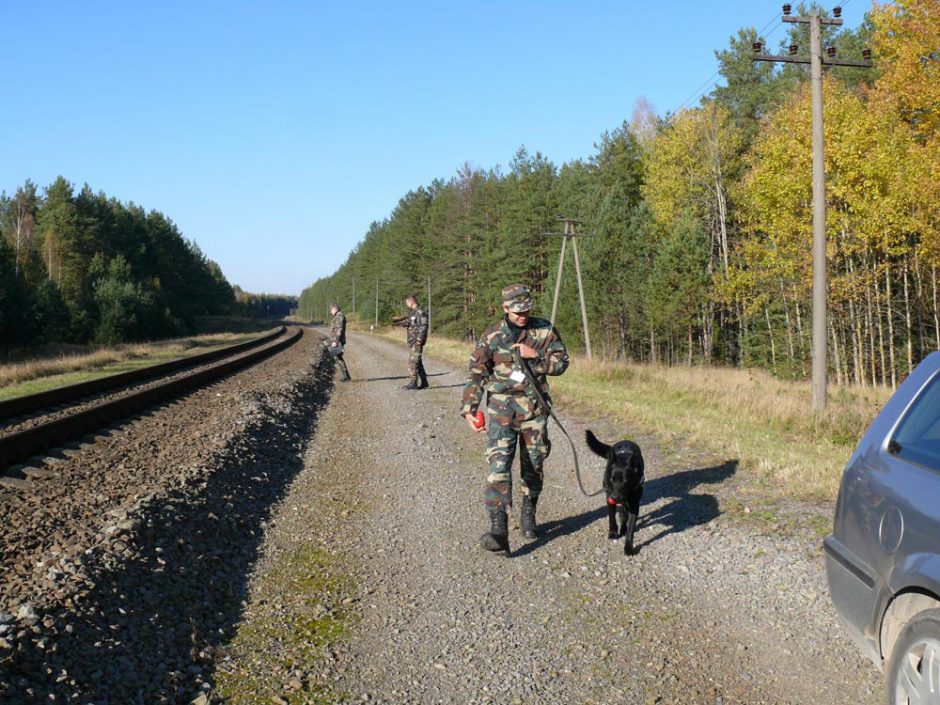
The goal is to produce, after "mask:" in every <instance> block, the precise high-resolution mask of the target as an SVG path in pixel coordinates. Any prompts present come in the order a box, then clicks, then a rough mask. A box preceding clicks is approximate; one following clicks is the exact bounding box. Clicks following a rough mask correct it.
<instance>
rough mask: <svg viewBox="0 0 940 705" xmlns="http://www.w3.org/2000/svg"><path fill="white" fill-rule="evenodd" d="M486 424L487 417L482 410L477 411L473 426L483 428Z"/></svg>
mask: <svg viewBox="0 0 940 705" xmlns="http://www.w3.org/2000/svg"><path fill="white" fill-rule="evenodd" d="M485 425H486V417H485V416H484V415H483V412H482V411H477V413H475V414H474V415H473V427H474V428H483V427H484V426H485Z"/></svg>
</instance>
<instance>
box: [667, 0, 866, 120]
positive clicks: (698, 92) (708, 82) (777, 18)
mask: <svg viewBox="0 0 940 705" xmlns="http://www.w3.org/2000/svg"><path fill="white" fill-rule="evenodd" d="M846 4H848V3H844V5H846ZM781 17H782V14H781V13H779V12H778V13H777V14H776V15H774V16H773V17H771V18H770V20H768V21H767V23H766V24H765V25H764V26H763V27H761V28H760V29H759V30H757V37H758V39H759V38H760V37H761V35H762V34H763V33H764V32H765V31H766V30H767V28H768V27H770V25H772V24H773V23H774V22H776V23H777V24H776V25H775V26H774V28H773V29H771V30H770V32H769V33H768V34H767V37H766V38H765V39H769V38H770V37H771V36H773V33H774V32H776V31H777V29H778V28H779V27H781V26H782V25H783V21H782V20H781ZM719 74H721V68H720V67H719V68H718V69H717V70H716V71H715V73H713V74H712V75H711V76H709V77H708V78H706V79H705V80H704V81H703V82H702V84H701V85H700V86H699V87H698V88H696V89H695V91H694V92H693V93H692V95H690V96H689V97H688V98H686V99H685V100H683V101H682V102H681V103H679V106H678V107H677V108H676V109H675V111H674V112H673V113H672V117H670V122H671V121H672V120H673V119H674V118H675V116H676V115H678V114H679V113H681V112H682V111H683V110H685V109H686V108H688V107H690V106H691V105H692V104H694V103H695V101H696V100H698V99H699V98H700V97H701V96H702V95H704V94H705V93H706V92H707V91H709V90H710V89H711V88H712V87H713V86H715V84H717V83H718V81H719V80H721V79H720V78H719Z"/></svg>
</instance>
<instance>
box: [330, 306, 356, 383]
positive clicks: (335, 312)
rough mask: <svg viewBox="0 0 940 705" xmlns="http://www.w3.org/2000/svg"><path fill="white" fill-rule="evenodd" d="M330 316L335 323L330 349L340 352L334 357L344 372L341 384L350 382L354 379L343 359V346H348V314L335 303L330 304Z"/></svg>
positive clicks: (333, 324) (333, 323) (331, 328)
mask: <svg viewBox="0 0 940 705" xmlns="http://www.w3.org/2000/svg"><path fill="white" fill-rule="evenodd" d="M330 315H331V316H333V321H332V323H331V324H330V345H329V348H331V349H333V350H336V349H338V350H339V351H340V352H339V353H338V354H335V355H334V357H335V358H336V362H337V363H338V364H339V368H340V370H342V372H343V376H342V377H341V378H340V382H348V381H349V380H351V379H352V377H350V376H349V368H348V367H346V361H345V360H344V359H343V353H342V350H343V346H344V345H346V314H345V313H343V312H342V310H341V309H340V307H339V304H337V303H335V302H334V303H331V304H330ZM331 354H333V353H331Z"/></svg>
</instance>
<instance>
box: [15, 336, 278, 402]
mask: <svg viewBox="0 0 940 705" xmlns="http://www.w3.org/2000/svg"><path fill="white" fill-rule="evenodd" d="M260 335H261V334H260V333H238V334H235V333H214V334H211V335H199V336H191V337H188V338H173V339H169V340H161V341H157V342H152V343H133V344H126V345H118V346H115V347H111V348H97V349H95V348H84V347H80V346H57V347H47V348H46V349H44V350H43V351H42V353H41V354H40V355H38V356H37V357H34V358H30V359H24V360H20V361H18V362H13V363H9V364H4V365H0V398H6V397H11V396H19V395H20V394H32V393H35V392H37V391H41V389H43V388H45V389H49V388H52V387H56V386H61V385H63V384H71V383H73V382H77V381H82V380H84V379H92V378H94V377H100V376H104V375H107V374H114V373H116V372H122V371H124V370H127V369H132V368H134V367H143V366H145V365H149V364H156V363H158V362H163V361H165V360H171V359H175V358H179V357H187V356H189V355H196V354H199V353H202V352H208V351H209V350H212V349H214V348H219V347H223V346H226V345H235V344H236V343H239V342H242V341H245V340H250V339H252V338H255V337H258V336H260Z"/></svg>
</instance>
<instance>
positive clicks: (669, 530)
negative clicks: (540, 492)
mask: <svg viewBox="0 0 940 705" xmlns="http://www.w3.org/2000/svg"><path fill="white" fill-rule="evenodd" d="M737 469H738V461H737V460H729V461H728V462H726V463H723V464H721V465H716V466H714V467H710V468H697V469H694V470H686V471H684V472H679V473H675V474H673V475H665V476H663V477H657V478H655V479H653V480H650V481H648V482H647V483H646V489H645V490H644V491H643V505H642V507H641V509H640V518H639V520H638V522H637V531H640V530H642V529H644V528H648V527H653V526H661V527H662V530H661V531H660V532H659V533H657V534H656V535H655V536H653V537H651V538H649V539H646V540H645V541H643V542H642V543H639V544H637V546H636V550H637V551H639V550H640V549H641V548H643V547H645V546H648V545H649V544H651V543H653V542H654V541H657V540H659V539H661V538H662V537H663V536H667V535H669V534H675V533H679V532H682V531H685V530H686V529H689V528H692V527H693V526H699V525H701V524H707V523H708V522H710V521H711V520H712V519H714V518H715V517H717V516H718V514H719V511H718V499H717V498H716V497H715V496H714V495H710V494H692V490H694V489H695V488H697V487H698V486H699V485H706V484H715V483H718V482H723V481H724V480H727V479H728V478H729V477H731V476H732V475H734V473H735V472H736V471H737ZM661 499H669V500H670V501H669V502H667V503H666V504H665V505H663V506H662V507H658V508H657V509H654V510H653V511H651V512H649V513H646V511H645V509H644V508H645V507H647V506H649V505H650V504H653V503H655V502H658V501H659V500H661ZM603 501H604V498H603V495H601V496H599V497H598V504H600V505H601V506H599V507H598V508H597V509H592V510H590V511H587V512H582V513H581V514H575V515H574V516H570V517H565V518H564V519H557V520H555V521H548V522H545V523H544V524H539V537H538V538H537V539H536V540H535V541H532V542H531V543H526V544H523V545H521V546H520V547H519V548H517V549H515V550H513V551H512V553H511V556H512V557H513V558H519V557H522V556H526V555H528V554H530V553H532V552H533V551H536V550H538V549H539V548H541V547H542V546H544V545H545V544H547V543H549V542H551V541H553V540H555V539H557V538H560V537H562V536H567V535H568V534H573V533H575V532H576V531H580V530H581V529H583V528H585V527H587V526H590V525H591V524H593V523H594V522H596V521H598V520H599V519H601V518H606V517H607V507H606V506H603ZM602 535H603V537H604V540H606V537H607V525H606V524H605V525H604V531H603V532H598V540H600V538H601V536H602ZM637 536H638V537H639V534H637Z"/></svg>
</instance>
